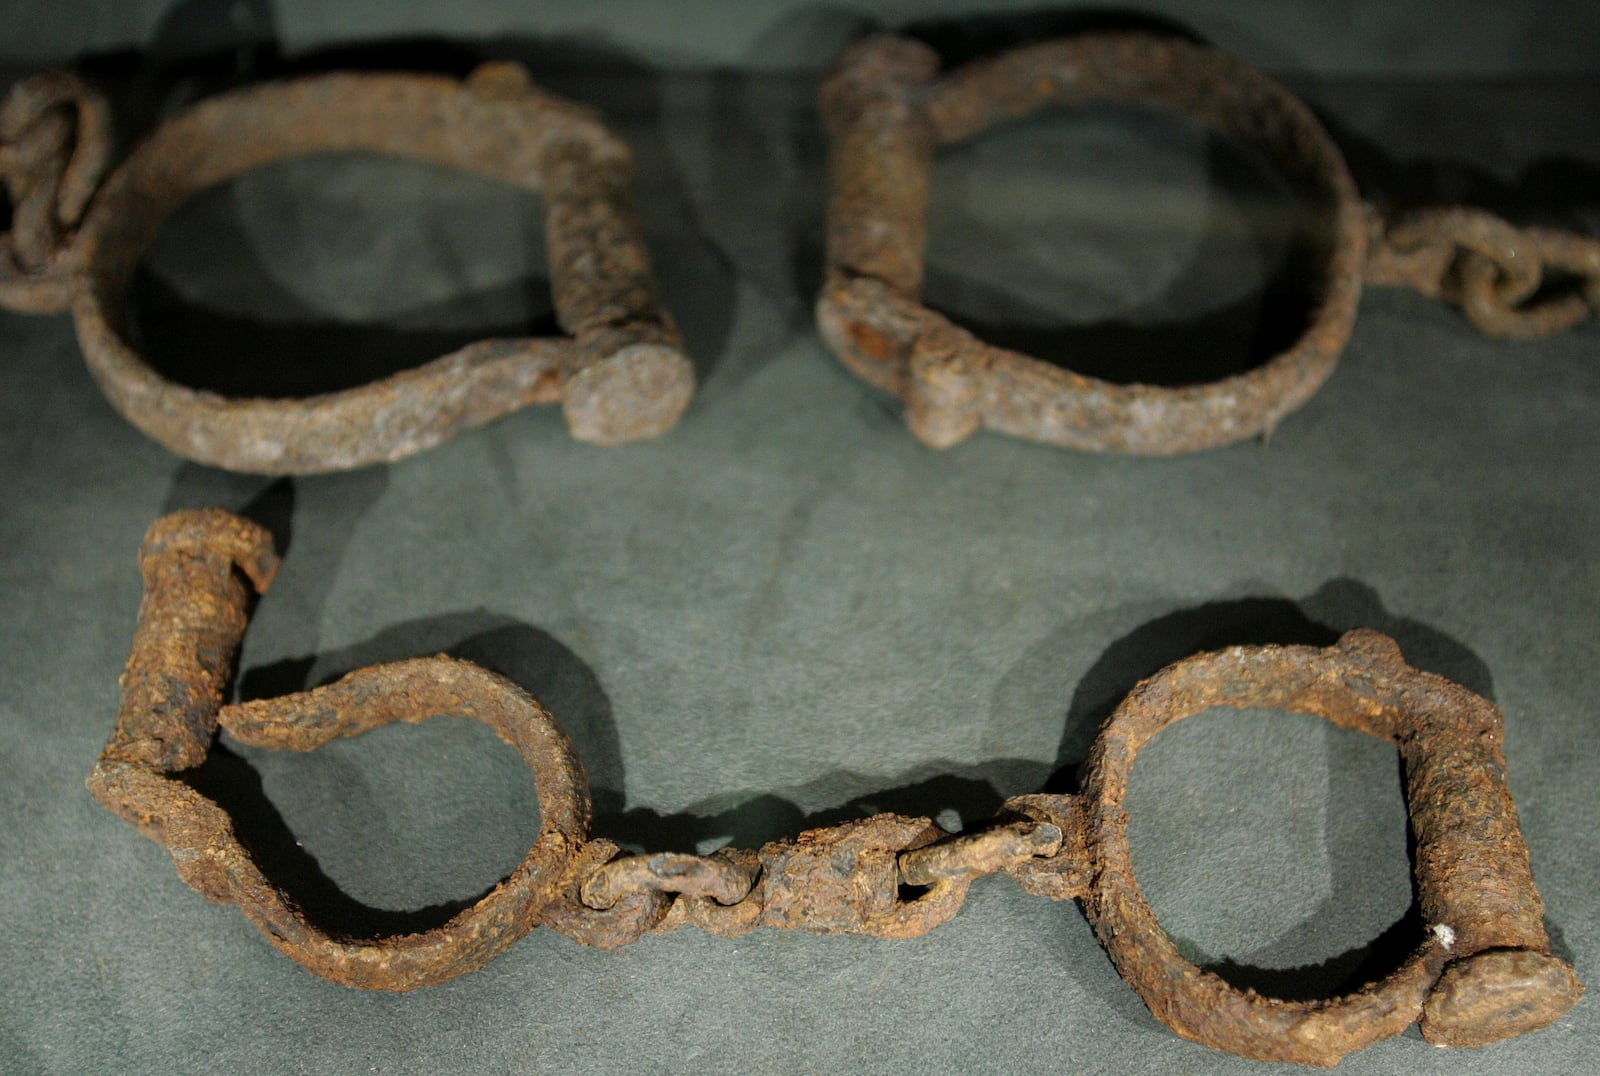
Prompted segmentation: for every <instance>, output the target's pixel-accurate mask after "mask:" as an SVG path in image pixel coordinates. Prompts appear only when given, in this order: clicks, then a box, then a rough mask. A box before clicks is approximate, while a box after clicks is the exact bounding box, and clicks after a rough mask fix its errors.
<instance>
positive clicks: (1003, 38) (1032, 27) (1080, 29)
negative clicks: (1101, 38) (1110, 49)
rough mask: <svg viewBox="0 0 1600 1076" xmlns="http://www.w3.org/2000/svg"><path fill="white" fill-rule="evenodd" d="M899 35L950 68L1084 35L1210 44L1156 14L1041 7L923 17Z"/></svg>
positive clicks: (903, 28) (911, 23) (1124, 10)
mask: <svg viewBox="0 0 1600 1076" xmlns="http://www.w3.org/2000/svg"><path fill="white" fill-rule="evenodd" d="M896 32H897V33H900V34H902V35H904V36H906V37H912V38H916V39H917V40H918V41H921V42H923V43H924V44H926V45H928V46H929V47H930V48H932V49H933V50H934V51H935V52H937V53H938V54H939V61H940V66H941V67H942V68H943V69H944V70H949V69H950V68H953V67H959V66H960V65H962V64H965V63H971V62H972V61H973V60H979V59H983V58H984V57H986V56H992V55H994V54H995V53H998V52H1005V51H1007V50H1009V49H1015V48H1021V47H1022V46H1024V45H1036V44H1038V43H1039V42H1041V41H1048V40H1050V39H1051V38H1057V37H1075V36H1080V35H1083V34H1105V33H1140V34H1149V35H1151V36H1154V37H1175V38H1181V39H1182V40H1185V41H1193V42H1195V43H1197V44H1201V45H1204V44H1207V42H1206V40H1205V38H1203V37H1201V36H1200V35H1199V34H1198V33H1196V32H1195V30H1194V29H1193V28H1192V27H1190V26H1187V25H1185V24H1184V23H1183V22H1181V21H1179V20H1177V19H1172V18H1168V17H1167V16H1165V15H1160V14H1157V13H1156V12H1150V11H1129V10H1127V9H1121V8H1111V7H1105V8H1099V7H1083V8H1038V9H1035V10H1032V11H1004V12H994V13H984V14H973V15H963V16H959V17H956V18H933V19H917V20H914V21H912V22H908V23H906V24H905V25H903V26H901V27H899V29H898V30H897V31H896Z"/></svg>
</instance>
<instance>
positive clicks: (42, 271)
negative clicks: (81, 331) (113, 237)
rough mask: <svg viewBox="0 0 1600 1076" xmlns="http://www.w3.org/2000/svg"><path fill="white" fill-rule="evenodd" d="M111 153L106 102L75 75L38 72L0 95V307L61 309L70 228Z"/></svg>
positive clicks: (72, 256) (70, 260)
mask: <svg viewBox="0 0 1600 1076" xmlns="http://www.w3.org/2000/svg"><path fill="white" fill-rule="evenodd" d="M110 154H111V132H110V108H109V106H108V105H107V103H106V100H105V98H104V97H102V96H101V95H100V93H99V92H98V91H96V90H95V89H94V88H93V87H92V86H90V85H89V84H88V83H86V82H85V81H84V80H83V79H81V78H79V77H78V76H77V75H74V74H72V73H71V72H67V71H46V72H42V73H39V74H36V75H32V76H29V77H28V78H25V79H23V80H22V81H21V82H18V83H17V84H16V85H14V86H12V87H11V89H10V90H9V91H8V92H7V94H6V96H5V99H4V100H3V101H0V181H3V182H4V183H5V186H6V193H7V195H8V197H9V198H10V200H11V207H12V208H11V231H10V232H8V233H6V234H4V235H0V307H4V308H6V309H8V310H17V311H21V312H23V313H30V314H53V313H59V312H61V311H63V310H65V309H67V305H68V302H69V298H70V295H71V290H72V277H73V274H74V273H75V272H76V269H77V260H76V252H75V243H76V239H77V228H78V224H79V222H80V221H81V220H82V218H83V214H84V210H85V209H86V208H87V207H88V205H89V200H90V198H91V197H92V196H93V194H94V191H95V188H96V186H97V185H98V184H99V182H100V178H101V176H102V175H104V173H105V169H106V165H107V163H108V162H109V160H110Z"/></svg>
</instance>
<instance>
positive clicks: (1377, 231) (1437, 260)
mask: <svg viewBox="0 0 1600 1076" xmlns="http://www.w3.org/2000/svg"><path fill="white" fill-rule="evenodd" d="M1371 222H1372V223H1371V228H1372V242H1371V244H1370V247H1369V250H1368V253H1367V265H1366V272H1365V277H1364V279H1365V280H1366V282H1367V283H1369V284H1380V285H1390V286H1396V287H1406V288H1412V289H1413V290H1415V291H1419V292H1421V293H1422V294H1424V295H1427V296H1431V297H1433V298H1436V299H1442V300H1444V301H1445V302H1449V303H1453V304H1455V305H1457V306H1459V307H1461V310H1462V313H1464V314H1465V315H1466V316H1467V319H1468V320H1469V321H1471V322H1472V324H1473V325H1474V326H1476V327H1477V329H1478V330H1479V331H1480V332H1482V333H1484V334H1486V335H1489V336H1495V337H1501V338H1505V339H1513V340H1532V339H1537V338H1539V337H1543V336H1551V335H1554V334H1555V333H1559V332H1565V331H1566V330H1568V329H1570V328H1572V327H1573V326H1575V325H1577V324H1578V323H1579V322H1581V321H1583V320H1584V319H1586V318H1588V317H1591V316H1600V239H1594V238H1590V237H1588V236H1584V235H1579V234H1577V233H1575V232H1563V231H1557V230H1554V229H1550V228H1516V227H1513V226H1512V225H1510V224H1508V223H1507V222H1505V221H1504V220H1501V219H1500V218H1499V217H1496V216H1494V215H1493V214H1491V213H1487V212H1485V211H1483V210H1481V209H1470V208H1466V207H1463V206H1452V207H1448V208H1439V209H1426V210H1421V211H1419V212H1417V213H1413V214H1411V215H1409V216H1406V217H1404V218H1402V219H1401V220H1399V221H1397V222H1395V223H1392V224H1390V223H1386V222H1384V221H1383V220H1382V219H1381V218H1380V216H1379V215H1378V213H1377V212H1376V211H1375V210H1374V211H1372V213H1371ZM1552 274H1560V275H1566V276H1568V277H1571V278H1572V280H1573V282H1574V284H1575V287H1574V288H1573V289H1572V290H1571V291H1569V292H1563V293H1561V294H1555V295H1549V296H1540V295H1539V294H1538V293H1539V292H1540V291H1541V289H1543V288H1545V287H1546V285H1548V284H1550V283H1551V276H1552Z"/></svg>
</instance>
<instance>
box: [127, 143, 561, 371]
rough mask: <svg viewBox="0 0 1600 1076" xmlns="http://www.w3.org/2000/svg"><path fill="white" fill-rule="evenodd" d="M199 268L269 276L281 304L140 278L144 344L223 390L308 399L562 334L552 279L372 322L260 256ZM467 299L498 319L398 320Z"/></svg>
mask: <svg viewBox="0 0 1600 1076" xmlns="http://www.w3.org/2000/svg"><path fill="white" fill-rule="evenodd" d="M379 170H381V166H380V168H379ZM208 193H218V194H220V193H221V192H208ZM196 268H197V269H200V270H201V271H205V270H219V271H221V272H223V273H226V274H228V275H229V276H232V277H235V278H236V279H241V278H250V277H258V278H263V279H261V280H260V290H259V291H258V294H259V295H261V296H262V297H263V299H264V300H265V298H266V297H267V296H269V295H270V296H272V305H273V306H275V307H277V310H276V311H275V312H274V315H273V316H270V317H263V316H260V315H256V314H247V313H243V312H237V311H232V310H225V309H219V308H218V307H216V306H213V305H209V304H207V303H204V302H192V301H189V300H188V299H186V298H185V297H184V296H183V295H182V294H181V293H180V291H179V290H178V289H177V288H175V287H173V286H172V285H171V284H170V283H168V282H167V281H165V280H163V279H162V278H161V277H160V276H158V275H157V274H156V273H154V272H152V271H151V270H150V268H149V266H148V263H147V264H146V265H144V266H141V268H140V270H139V272H138V273H137V275H136V276H135V277H134V281H133V287H132V300H133V305H134V308H135V310H137V314H136V315H135V346H136V347H138V348H139V350H140V353H141V354H143V355H144V357H145V358H146V359H147V360H148V361H149V363H150V365H151V367H153V368H154V369H155V370H156V371H157V372H158V373H160V374H161V375H162V376H163V377H166V378H168V379H169V380H172V381H176V382H178V383H179V384H183V385H187V386H189V387H190V388H196V389H203V390H206V391H209V392H215V393H218V394H220V395H223V396H236V397H257V396H260V397H274V398H305V397H310V396H316V395H320V394H322V393H327V392H338V391H340V390H342V389H349V388H356V387H358V386H361V385H365V384H368V383H369V382H372V381H377V380H380V379H382V378H386V377H390V376H392V375H394V374H397V373H399V372H401V371H403V370H409V369H413V368H415V367H418V366H423V365H425V364H427V363H428V362H431V361H432V360H434V359H437V358H440V357H441V356H444V355H448V354H449V353H451V352H453V351H456V350H457V349H459V348H462V347H465V346H466V345H468V344H471V343H473V342H475V341H478V340H486V339H491V338H497V337H523V336H554V335H557V331H558V330H557V327H556V322H555V314H554V310H553V308H551V307H550V305H549V303H548V297H549V284H548V282H546V281H542V280H540V281H534V280H522V281H517V282H514V283H510V284H507V285H505V286H504V287H502V288H499V289H496V290H495V291H493V292H487V293H478V294H475V295H471V296H461V295H458V296H452V297H451V298H449V299H445V300H442V301H440V302H439V303H437V304H435V305H433V306H432V307H430V308H426V309H411V310H407V311H406V312H405V313H404V315H403V316H402V318H400V319H395V320H394V321H389V322H387V323H386V322H377V323H370V322H356V321H346V320H342V319H337V318H332V317H329V316H327V315H326V314H325V313H322V312H320V311H318V310H316V309H315V308H313V307H311V306H309V305H307V304H305V303H303V302H300V301H298V300H296V299H295V298H294V297H293V296H291V295H290V294H289V293H288V292H285V291H284V290H283V289H282V288H281V287H279V286H278V285H276V284H275V283H273V282H272V281H271V280H270V279H265V277H266V274H265V273H263V272H262V271H261V266H260V264H259V263H252V262H247V261H243V260H234V261H230V262H228V263H226V264H225V265H222V266H197V267H196ZM274 292H276V294H274ZM530 297H531V298H533V300H534V302H533V303H531V304H530V303H529V302H528V301H527V300H528V299H529V298H530ZM541 298H542V299H544V300H545V302H544V303H543V304H542V306H543V309H541V310H539V311H538V312H537V313H533V312H529V313H526V314H522V313H517V312H516V311H518V308H524V309H526V308H528V307H529V306H537V305H540V304H539V303H538V300H539V299H541ZM464 306H465V307H477V308H487V309H488V310H490V311H493V312H494V313H493V314H492V315H491V320H488V321H485V322H481V323H479V324H477V325H475V326H472V327H469V328H458V329H429V328H406V327H405V326H404V325H403V324H399V323H397V322H400V321H403V322H410V323H413V324H418V325H427V324H429V323H430V322H432V321H434V320H435V318H436V317H438V316H439V315H447V316H449V320H452V321H459V320H460V317H459V313H460V311H461V309H462V307H464ZM285 307H288V308H289V309H288V310H285Z"/></svg>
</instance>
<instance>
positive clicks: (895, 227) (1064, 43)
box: [817, 33, 1367, 455]
mask: <svg viewBox="0 0 1600 1076" xmlns="http://www.w3.org/2000/svg"><path fill="white" fill-rule="evenodd" d="M937 67H938V63H937V57H936V56H935V54H934V53H933V52H932V50H930V49H928V48H927V47H926V46H923V45H921V44H919V43H917V42H913V41H910V40H907V39H904V38H895V37H873V38H868V39H866V40H865V41H862V42H859V43H857V44H855V45H853V46H851V47H850V48H849V49H847V50H846V52H845V53H844V54H843V55H842V57H841V58H840V60H839V62H838V64H837V65H836V67H835V69H834V71H833V73H832V74H831V75H830V76H829V78H828V81H827V83H826V84H825V86H824V88H823V95H822V100H823V111H824V115H825V118H826V121H827V125H828V129H829V132H830V135H831V140H832V177H831V195H830V200H829V207H828V252H827V279H826V281H825V283H824V286H823V290H822V294H821V296H820V297H819V299H818V302H817V323H818V326H819V328H820V329H821V332H822V335H823V337H824V338H825V339H826V340H827V342H828V344H829V346H830V347H831V348H832V350H833V351H834V353H835V354H837V355H838V356H839V358H840V359H841V360H842V361H843V362H844V363H845V365H847V366H848V367H849V368H850V369H851V370H852V371H854V372H855V373H856V374H857V375H858V376H860V377H861V378H863V379H864V380H866V381H868V382H869V383H871V384H873V385H876V386H877V387H879V388H881V389H883V390H885V391H887V392H890V393H893V394H894V395H896V396H898V397H899V398H900V399H901V400H903V401H904V402H905V405H906V421H907V424H908V425H909V426H910V428H911V431H912V433H914V434H915V435H916V436H917V437H918V438H919V439H920V440H922V441H923V442H924V443H926V444H928V445H931V446H933V447H938V448H944V447H949V446H951V445H954V444H957V443H959V442H960V441H962V440H965V439H966V438H967V437H969V436H971V435H972V434H973V433H975V432H977V431H978V430H979V429H984V428H987V429H990V430H994V431H996V432H1000V433H1007V434H1011V435H1013V436H1017V437H1024V438H1028V439H1031V440H1036V441H1044V442H1047V443H1051V444H1058V445H1063V446H1066V447H1069V448H1079V449H1087V450H1090V451H1099V452H1129V453H1137V454H1145V455H1172V454H1177V453H1183V452H1193V451H1198V450H1201V449H1206V448H1212V447H1217V446H1220V445H1226V444H1230V443H1233V442H1235V441H1239V440H1241V439H1243V438H1247V437H1251V436H1255V435H1257V434H1262V433H1266V432H1270V431H1271V430H1272V428H1273V427H1274V426H1276V425H1277V423H1278V422H1279V421H1280V420H1281V419H1282V418H1283V417H1284V416H1286V415H1288V414H1289V413H1290V412H1292V411H1294V410H1295V409H1297V408H1298V407H1300V406H1301V405H1302V404H1303V403H1305V401H1306V400H1308V399H1309V398H1310V397H1311V396H1312V394H1313V393H1315V392H1316V390H1317V389H1318V388H1319V387H1320V386H1321V385H1322V383H1323V381H1325V380H1326V379H1327V377H1328V375H1329V374H1330V373H1331V372H1332V371H1333V367H1334V364H1335V363H1336V362H1337V361H1338V356H1339V352H1340V351H1341V350H1342V348H1343V347H1344V345H1345V343H1346V341H1347V340H1348V339H1349V335H1350V331H1351V327H1352V325H1353V323H1354V320H1355V315H1356V305H1357V300H1358V299H1359V296H1360V291H1361V271H1362V266H1363V264H1364V261H1365V257H1366V245H1367V227H1366V222H1365V217H1364V209H1363V207H1362V205H1361V202H1360V200H1359V198H1358V197H1357V195H1356V190H1355V185H1354V183H1353V182H1352V180H1351V178H1350V174H1349V171H1348V169H1347V168H1346V167H1345V162H1344V159H1343V157H1342V156H1341V155H1340V153H1339V151H1338V149H1337V147H1336V146H1335V145H1334V144H1333V142H1332V140H1331V139H1330V138H1329V137H1328V135H1327V133H1326V132H1325V131H1324V130H1323V128H1322V126H1321V124H1320V123H1318V121H1317V120H1316V118H1315V117H1314V116H1313V115H1312V113H1311V112H1310V110H1309V109H1307V108H1306V107H1305V105H1303V104H1302V103H1301V102H1300V101H1299V100H1297V99H1296V98H1295V97H1294V96H1293V95H1291V94H1290V93H1289V92H1288V91H1287V90H1285V89H1283V88H1282V87H1281V86H1279V85H1278V84H1277V83H1275V82H1273V81H1272V80H1270V79H1268V78H1266V77H1265V76H1263V75H1261V74H1259V73H1258V72H1256V71H1254V70H1252V69H1250V68H1249V67H1247V66H1246V65H1244V64H1242V63H1240V62H1238V61H1236V60H1233V59H1231V58H1229V57H1227V56H1225V55H1223V54H1221V53H1218V52H1215V51H1213V50H1211V49H1209V48H1205V47H1203V46H1199V45H1195V44H1192V43H1190V42H1187V41H1182V40H1177V39H1173V38H1162V37H1153V36H1149V35H1143V34H1126V33H1118V34H1085V35H1082V36H1079V37H1072V38H1066V39H1062V40H1057V41H1050V42H1045V43H1042V44H1037V45H1031V46H1027V47H1024V48H1020V49H1016V50H1014V51H1012V52H1008V53H1004V54H1002V55H999V56H997V57H994V58H991V59H987V60H982V61H978V62H976V63H973V64H970V65H968V66H966V67H963V68H961V69H959V70H957V71H954V72H952V73H950V74H947V75H945V76H944V77H943V78H940V79H936V78H935V75H936V73H937ZM1096 101H1113V102H1121V103H1128V104H1135V105H1140V106H1145V107H1150V108H1156V109H1161V110H1165V111H1170V112H1174V113H1177V114H1179V115H1182V116H1185V117H1188V118H1190V119H1193V120H1196V121H1198V122H1200V123H1202V124H1204V125H1206V126H1207V127H1209V128H1211V129H1213V130H1216V131H1218V132H1220V133H1221V134H1223V135H1225V136H1227V137H1230V138H1234V139H1237V140H1241V141H1243V142H1244V143H1246V144H1248V145H1250V146H1252V147H1253V148H1255V149H1257V150H1259V151H1261V152H1262V153H1263V154H1264V155H1265V156H1266V157H1267V158H1268V159H1269V160H1271V161H1273V162H1274V163H1275V164H1276V165H1277V166H1278V167H1279V168H1280V170H1281V171H1282V172H1283V173H1284V175H1285V176H1286V177H1287V178H1288V179H1289V180H1290V181H1291V183H1292V184H1293V185H1294V186H1295V187H1296V188H1297V189H1298V191H1299V192H1300V193H1301V194H1303V195H1304V196H1305V197H1306V198H1307V199H1308V200H1309V203H1310V204H1311V205H1313V206H1314V207H1316V208H1318V209H1320V210H1321V211H1322V214H1323V215H1322V221H1323V224H1322V225H1321V227H1320V228H1319V233H1318V234H1317V235H1316V236H1315V245H1316V247H1317V248H1318V250H1319V251H1320V256H1321V263H1320V264H1319V265H1318V266H1317V269H1316V275H1315V280H1314V283H1313V288H1314V296H1313V299H1314V301H1313V303H1312V315H1311V320H1310V324H1309V325H1308V326H1307V328H1306V330H1305V331H1304V333H1303V335H1302V336H1301V337H1300V339H1299V340H1298V341H1297V342H1296V343H1295V344H1294V345H1292V346H1291V347H1290V348H1289V349H1288V350H1287V351H1285V352H1283V353H1282V354H1279V355H1277V356H1275V357H1273V358H1272V359H1270V360H1268V361H1267V362H1266V363H1264V364H1263V365H1261V366H1258V367H1256V368H1255V369H1252V370H1250V371H1247V372H1245V373H1242V374H1239V375H1237V376H1234V377H1229V378H1225V379H1223V380H1220V381H1216V382H1213V383H1210V384H1200V385H1187V386H1181V387H1160V386H1153V385H1143V384H1132V385H1119V384H1114V383H1111V382H1108V381H1101V380H1098V379H1095V378H1090V377H1085V376H1082V375H1080V374H1076V373H1073V372H1071V371H1069V370H1064V369H1061V368H1060V367H1057V366H1054V365H1052V364H1050V363H1046V362H1042V361H1040V360H1038V359H1035V358H1032V357H1029V356H1027V355H1022V354H1019V353H1017V352H1013V351H1008V350H1005V349H1002V348H997V347H992V346H990V345H988V344H985V343H983V342H982V341H980V340H978V339H977V338H975V337H974V336H972V335H971V334H970V333H968V332H966V330H964V329H961V328H959V327H957V326H956V325H954V324H952V323H951V322H950V321H949V320H948V319H946V318H944V317H942V316H941V315H939V314H937V313H935V312H933V311H931V310H929V309H927V308H926V307H925V306H923V305H922V304H921V301H920V294H921V289H922V274H923V254H924V246H925V243H926V233H927V219H926V217H927V202H928V187H929V182H930V174H931V169H932V161H933V156H934V153H935V151H936V149H937V147H939V146H941V145H948V144H950V143H952V142H957V141H960V140H962V139H965V138H968V137H971V136H972V135H974V134H976V133H977V132H979V131H981V130H983V129H985V128H987V127H990V126H992V125H994V124H997V123H1002V122H1006V121H1009V120H1013V119H1017V118H1019V117H1021V116H1024V115H1026V114H1028V113H1029V112H1032V111H1034V110H1035V109H1037V108H1040V107H1043V106H1044V105H1047V104H1062V105H1067V106H1076V105H1081V104H1085V103H1090V102H1096Z"/></svg>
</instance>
